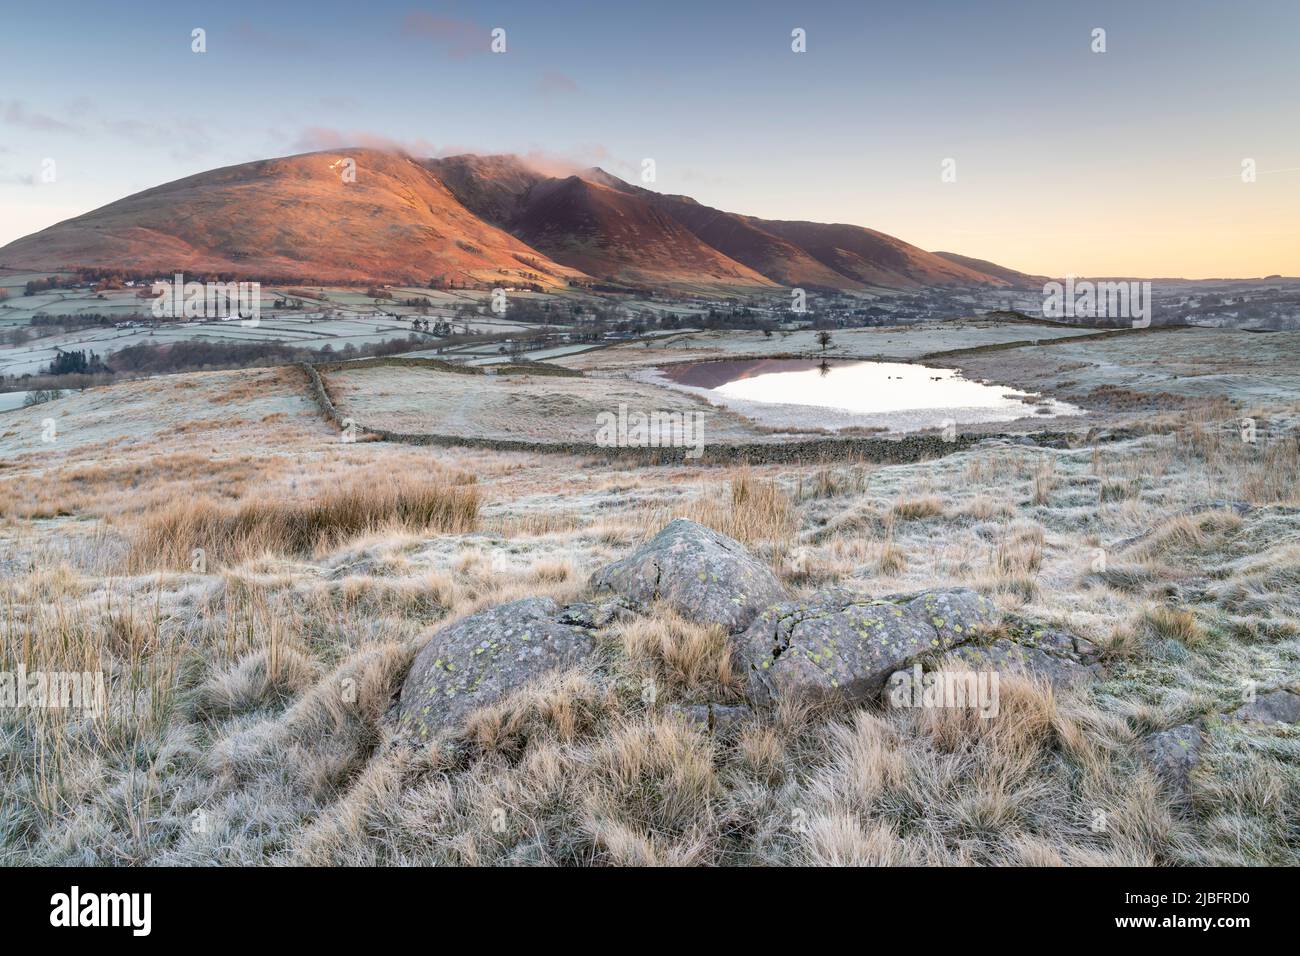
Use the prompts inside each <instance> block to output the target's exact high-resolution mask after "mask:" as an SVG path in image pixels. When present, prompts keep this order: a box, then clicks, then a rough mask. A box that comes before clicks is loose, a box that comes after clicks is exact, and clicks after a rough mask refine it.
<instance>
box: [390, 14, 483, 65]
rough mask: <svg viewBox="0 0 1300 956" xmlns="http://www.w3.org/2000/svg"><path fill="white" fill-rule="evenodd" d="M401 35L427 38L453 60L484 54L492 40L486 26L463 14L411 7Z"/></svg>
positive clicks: (403, 21)
mask: <svg viewBox="0 0 1300 956" xmlns="http://www.w3.org/2000/svg"><path fill="white" fill-rule="evenodd" d="M402 35H403V36H408V37H415V38H417V39H421V40H428V41H430V42H432V43H433V44H434V45H435V46H437V47H439V48H440V49H441V50H442V51H443V52H444V53H446V54H447V55H448V56H450V57H454V58H456V59H460V58H462V57H467V56H473V55H474V54H476V53H487V52H488V51H489V48H490V44H491V42H492V31H491V29H490V28H489V27H486V26H483V25H482V24H479V23H475V22H474V21H473V20H467V19H464V18H463V17H454V16H449V15H447V14H441V13H430V12H428V11H427V10H412V11H411V12H410V13H408V14H407V15H406V16H405V17H403V18H402Z"/></svg>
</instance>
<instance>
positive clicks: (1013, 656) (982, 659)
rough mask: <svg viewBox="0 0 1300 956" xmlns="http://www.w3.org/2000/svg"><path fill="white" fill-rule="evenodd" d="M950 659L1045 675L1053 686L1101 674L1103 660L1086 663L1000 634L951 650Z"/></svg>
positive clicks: (986, 667)
mask: <svg viewBox="0 0 1300 956" xmlns="http://www.w3.org/2000/svg"><path fill="white" fill-rule="evenodd" d="M948 660H949V661H950V662H951V661H960V662H962V663H963V664H965V665H966V666H968V667H969V668H970V669H971V670H976V671H997V672H998V673H999V674H1003V673H1007V672H1017V673H1021V674H1025V675H1027V676H1029V677H1038V676H1042V677H1046V678H1047V680H1048V681H1049V682H1050V683H1051V685H1052V686H1053V687H1056V688H1065V687H1073V686H1075V685H1078V684H1084V683H1087V682H1089V681H1093V680H1096V679H1097V678H1099V677H1101V665H1100V664H1084V663H1081V662H1080V661H1078V660H1075V659H1074V658H1073V657H1070V656H1066V655H1064V654H1053V653H1049V652H1048V651H1045V650H1042V649H1040V648H1038V647H1032V646H1025V645H1023V644H1017V643H1015V642H1014V641H1010V640H1007V639H1006V638H999V639H998V640H996V641H994V642H993V643H992V644H988V645H977V644H967V645H965V646H964V647H959V648H957V649H956V650H954V651H952V652H951V653H949V654H948Z"/></svg>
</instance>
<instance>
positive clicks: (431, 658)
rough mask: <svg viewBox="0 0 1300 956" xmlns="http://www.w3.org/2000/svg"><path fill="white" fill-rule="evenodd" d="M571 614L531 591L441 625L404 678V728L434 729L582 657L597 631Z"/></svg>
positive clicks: (424, 732)
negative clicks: (577, 624)
mask: <svg viewBox="0 0 1300 956" xmlns="http://www.w3.org/2000/svg"><path fill="white" fill-rule="evenodd" d="M582 613H583V614H585V613H586V609H585V608H584V609H583V611H582ZM566 614H567V609H561V608H560V607H559V606H558V605H557V604H556V603H555V601H553V600H551V599H550V598H525V599H524V600H522V601H512V602H511V603H509V604H502V605H499V606H498V607H494V608H489V609H488V610H486V611H480V612H479V613H478V614H474V615H472V616H470V617H467V618H465V619H464V620H463V621H459V622H457V623H455V624H452V625H451V626H449V627H445V628H443V629H442V630H440V631H438V632H437V633H436V634H434V635H433V637H432V638H431V639H430V640H429V643H428V644H426V645H425V646H424V649H423V650H421V651H420V653H419V654H418V655H416V658H415V663H414V664H413V665H412V666H411V672H410V674H409V675H407V678H406V682H405V683H404V684H403V685H402V692H401V698H400V701H399V704H398V712H397V722H398V727H399V729H400V730H403V731H409V732H412V733H414V734H416V735H419V736H421V737H424V736H428V735H429V734H431V733H432V732H433V731H435V730H437V729H439V728H441V727H443V726H446V725H448V724H452V723H455V722H456V721H458V720H459V719H460V718H462V717H464V716H465V715H466V714H467V713H468V712H469V711H471V710H473V709H474V708H476V707H481V706H483V705H484V704H490V703H492V702H493V701H496V700H498V699H500V698H501V697H503V696H505V694H507V693H508V692H510V691H512V690H514V689H516V688H518V687H520V686H522V685H524V684H526V683H528V682H529V681H532V680H534V679H536V678H538V677H541V676H542V675H544V674H546V673H549V672H551V671H553V670H557V669H561V668H565V667H572V666H574V665H576V664H579V663H581V662H582V661H583V660H585V659H586V658H587V656H588V655H589V654H590V653H591V652H592V650H593V649H594V647H595V638H594V636H593V634H592V632H591V630H590V629H589V628H585V627H575V626H573V625H571V624H568V623H565V620H566ZM574 619H575V618H574V617H573V616H572V615H568V616H567V620H574Z"/></svg>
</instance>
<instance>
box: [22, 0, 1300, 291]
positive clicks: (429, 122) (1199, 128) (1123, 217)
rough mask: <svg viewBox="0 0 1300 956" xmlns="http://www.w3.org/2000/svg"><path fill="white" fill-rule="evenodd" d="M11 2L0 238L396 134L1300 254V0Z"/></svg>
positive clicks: (951, 222) (793, 197) (1033, 226)
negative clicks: (797, 43) (187, 180)
mask: <svg viewBox="0 0 1300 956" xmlns="http://www.w3.org/2000/svg"><path fill="white" fill-rule="evenodd" d="M0 27H2V29H0V244H3V243H5V242H9V241H10V240H12V239H15V238H17V237H19V236H21V235H25V234H27V233H29V232H34V231H36V230H38V229H41V228H44V227H45V226H48V225H51V224H53V223H55V222H58V221H61V220H63V219H67V218H69V217H72V216H75V215H79V214H81V213H84V212H87V211H89V210H91V209H94V208H96V207H98V206H101V205H104V204H105V203H108V202H111V201H113V200H115V199H119V198H121V197H123V196H126V195H129V194H131V193H134V192H138V191H140V190H142V189H147V188H149V187H151V186H155V185H158V184H160V183H163V182H168V181H170V180H173V179H178V178H180V177H182V176H187V175H190V174H193V173H197V172H201V171H203V170H206V169H211V168H214V167H218V166H225V165H230V164H233V163H240V162H246V161H250V160H254V159H262V158H266V157H268V156H282V155H289V154H292V153H299V152H306V151H309V150H313V149H333V148H338V147H340V146H347V145H362V146H367V145H368V146H374V145H391V146H393V147H395V148H403V149H406V150H408V151H410V152H412V153H414V154H416V155H420V156H425V155H444V154H450V153H457V152H479V153H502V152H511V153H517V154H520V155H523V156H525V157H531V158H532V159H533V160H534V161H535V162H537V163H539V164H541V165H544V166H545V167H546V168H548V169H555V170H562V169H566V168H578V167H585V166H591V165H598V166H601V167H603V168H605V169H606V170H608V171H609V172H611V173H614V174H615V175H618V176H622V177H623V178H625V179H629V180H631V181H636V182H638V183H641V180H640V176H641V171H642V169H643V161H644V160H646V159H652V160H653V161H654V171H655V181H654V182H653V183H644V185H647V186H650V187H651V188H655V189H658V190H660V191H663V192H670V193H685V194H687V195H690V196H692V197H694V198H695V199H697V200H699V201H700V202H704V203H707V204H709V205H711V206H717V207H720V208H722V209H726V210H729V211H734V212H742V213H747V214H750V215H756V216H762V217H764V218H772V219H806V220H814V221H820V222H848V223H855V224H858V225H862V226H868V227H870V228H872V229H878V230H880V231H882V232H886V233H889V234H891V235H895V236H898V237H899V238H901V239H904V240H906V241H908V242H911V243H914V244H916V245H918V246H921V247H922V248H925V249H930V250H945V251H951V252H958V253H961V254H964V255H969V256H975V257H977V258H981V259H988V260H991V261H994V262H997V263H999V264H1002V265H1005V266H1009V267H1011V268H1015V269H1020V270H1022V271H1025V272H1030V273H1037V274H1044V275H1054V276H1061V275H1076V276H1103V275H1127V276H1146V277H1153V278H1154V277H1170V276H1184V277H1188V278H1211V277H1223V276H1232V277H1250V276H1264V275H1271V274H1275V273H1280V274H1283V275H1293V276H1294V275H1300V2H1297V0H1233V2H1231V3H1229V2H1209V0H1142V2H1140V3H1135V2H1132V0H1126V2H1115V3H1112V2H1095V0H1074V2H1069V0H1024V2H1019V0H1015V2H1013V0H1006V2H998V0H986V2H980V3H973V2H965V0H910V2H907V3H900V2H897V0H894V2H887V3H886V2H870V0H856V2H845V3H839V2H834V3H831V2H827V3H820V2H816V0H801V2H788V0H787V2H781V3H777V2H769V0H748V2H741V3H727V2H709V3H707V4H706V3H700V2H690V3H684V2H676V0H659V2H655V3H609V2H607V0H606V2H595V3H571V2H565V0H548V2H546V3H537V2H536V0H533V2H527V3H505V2H483V3H478V2H476V3H437V4H416V3H411V2H394V0H366V2H364V3H360V2H355V0H351V2H338V0H316V2H312V3H301V2H297V0H276V2H274V3H268V2H265V0H263V2H258V3H248V2H243V0H226V2H222V3H187V2H184V0H168V2H145V0H141V2H131V0H125V2H121V0H118V2H113V3H104V2H103V0H94V2H71V3H67V2H58V0H42V2H40V3H33V2H18V0H0ZM497 28H499V29H501V30H504V31H505V34H504V38H505V52H503V53H494V52H492V50H491V48H490V47H491V43H492V31H493V30H494V29H497ZM196 29H202V30H203V31H204V39H205V41H206V52H202V53H198V52H195V51H194V50H193V46H194V40H193V31H194V30H196ZM796 29H798V30H802V31H804V36H805V37H806V49H805V51H804V52H795V51H794V50H793V49H792V44H793V42H794V41H793V39H792V31H794V30H796ZM1097 30H1103V31H1105V32H1104V46H1105V49H1104V52H1098V51H1097V50H1095V49H1094V47H1096V46H1098V45H1099V44H1098V39H1097V37H1098V35H1097V34H1096V33H1095V31H1097ZM1243 164H1245V166H1244V165H1243ZM1243 169H1253V171H1254V176H1253V177H1250V176H1246V177H1244V176H1243ZM945 174H946V175H945ZM50 180H52V181H50ZM1247 180H1251V181H1247Z"/></svg>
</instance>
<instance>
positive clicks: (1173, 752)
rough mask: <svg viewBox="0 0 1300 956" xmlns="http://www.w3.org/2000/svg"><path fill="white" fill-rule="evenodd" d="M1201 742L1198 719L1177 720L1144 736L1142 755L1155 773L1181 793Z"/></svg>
mask: <svg viewBox="0 0 1300 956" xmlns="http://www.w3.org/2000/svg"><path fill="white" fill-rule="evenodd" d="M1201 743H1202V738H1201V728H1200V726H1199V723H1190V724H1179V725H1178V726H1177V727H1171V728H1169V729H1168V730H1161V731H1159V732H1157V733H1154V734H1151V735H1150V736H1149V737H1147V738H1146V740H1144V741H1143V742H1142V756H1143V759H1145V760H1146V762H1147V764H1148V765H1149V766H1150V767H1151V769H1152V770H1154V771H1155V773H1156V776H1158V777H1160V778H1161V779H1162V780H1163V781H1165V783H1167V784H1168V785H1169V786H1170V787H1171V788H1172V789H1173V790H1174V792H1175V793H1176V794H1178V795H1180V796H1181V795H1184V794H1186V792H1187V786H1188V783H1189V781H1190V779H1191V775H1192V771H1193V770H1195V769H1196V766H1197V764H1199V763H1200V761H1201Z"/></svg>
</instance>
